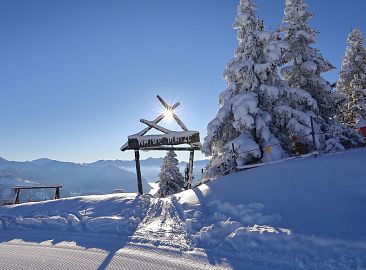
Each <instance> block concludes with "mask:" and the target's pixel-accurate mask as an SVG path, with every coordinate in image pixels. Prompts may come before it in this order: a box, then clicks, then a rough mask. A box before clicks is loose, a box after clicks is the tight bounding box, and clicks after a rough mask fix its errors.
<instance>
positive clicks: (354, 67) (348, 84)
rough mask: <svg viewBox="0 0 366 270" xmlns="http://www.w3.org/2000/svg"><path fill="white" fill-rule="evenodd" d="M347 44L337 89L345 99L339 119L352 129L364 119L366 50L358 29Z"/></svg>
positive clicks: (365, 110) (349, 37) (365, 104)
mask: <svg viewBox="0 0 366 270" xmlns="http://www.w3.org/2000/svg"><path fill="white" fill-rule="evenodd" d="M347 44H348V47H347V49H346V53H345V56H344V58H343V61H342V68H341V72H340V75H339V80H338V84H337V87H338V90H339V91H341V92H342V93H343V94H344V95H345V96H346V97H347V101H346V102H345V103H344V104H343V107H342V111H341V114H340V119H341V120H342V121H343V122H344V123H345V124H346V125H348V126H349V127H354V126H355V124H356V123H357V122H358V121H359V120H362V119H363V120H364V119H366V49H365V47H364V39H363V37H362V33H361V31H360V30H359V29H354V30H353V31H352V32H351V33H350V34H349V36H348V39H347Z"/></svg>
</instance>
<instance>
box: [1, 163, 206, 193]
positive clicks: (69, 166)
mask: <svg viewBox="0 0 366 270" xmlns="http://www.w3.org/2000/svg"><path fill="white" fill-rule="evenodd" d="M162 163H163V159H162V158H148V159H146V160H141V170H142V176H143V187H144V191H145V192H148V191H149V190H150V185H149V184H148V182H154V181H156V180H157V179H158V174H159V172H160V166H161V165H162ZM207 163H208V161H207V160H199V161H196V162H195V166H194V167H195V170H194V174H195V178H196V180H197V179H199V178H200V175H201V169H202V168H204V167H205V166H206V165H207ZM186 164H187V163H186V162H181V163H180V164H179V167H180V169H181V171H182V172H183V171H184V168H185V167H186ZM37 183H38V184H61V185H63V188H62V190H61V193H62V196H63V197H68V196H74V195H75V196H76V195H89V194H106V193H111V192H112V191H113V190H115V189H124V190H126V191H128V192H136V191H137V184H136V174H135V161H134V160H99V161H96V162H93V163H82V164H80V163H73V162H61V161H57V160H51V159H47V158H42V159H37V160H33V161H25V162H20V161H8V160H6V159H4V158H1V157H0V199H1V198H5V197H9V196H10V197H13V194H12V190H11V187H12V186H14V185H34V184H37ZM48 193H49V192H48ZM37 194H38V195H37ZM37 194H35V196H36V197H42V196H46V194H44V191H43V193H42V194H41V195H40V193H39V192H38V193H37ZM33 195H34V194H33ZM49 195H50V194H49Z"/></svg>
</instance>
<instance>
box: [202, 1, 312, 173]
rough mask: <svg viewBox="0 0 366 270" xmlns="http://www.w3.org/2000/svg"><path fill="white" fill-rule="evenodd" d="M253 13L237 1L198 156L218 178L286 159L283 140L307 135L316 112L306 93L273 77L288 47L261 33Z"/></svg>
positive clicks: (274, 35)
mask: <svg viewBox="0 0 366 270" xmlns="http://www.w3.org/2000/svg"><path fill="white" fill-rule="evenodd" d="M255 12H256V7H255V5H254V4H253V3H252V1H251V0H241V1H240V4H239V7H238V15H237V17H236V19H235V22H234V25H233V27H234V29H237V31H238V35H237V38H238V41H239V47H238V48H237V49H236V50H235V54H234V58H233V59H232V60H231V61H230V62H229V64H228V66H227V68H226V70H225V72H224V79H225V80H226V81H227V83H228V88H227V89H226V90H225V91H223V92H222V93H221V95H220V97H219V111H218V114H217V117H216V118H215V119H214V120H212V121H211V122H210V123H209V125H208V128H207V133H208V134H207V137H206V138H205V142H204V145H203V152H204V153H205V154H206V155H211V156H212V157H213V159H212V160H211V162H210V164H209V168H208V170H207V171H206V174H208V175H213V174H219V173H223V172H224V171H227V170H228V169H230V168H231V167H232V166H233V163H236V164H237V165H245V164H248V163H253V162H260V161H263V160H265V161H267V160H275V159H280V158H282V157H284V156H286V155H288V152H289V151H291V142H290V139H289V135H290V134H291V133H293V132H296V133H297V134H299V135H305V134H308V133H309V132H310V116H312V115H315V113H314V112H313V111H317V110H318V108H317V103H316V101H315V100H314V99H313V98H312V97H311V95H310V94H308V93H307V92H306V91H303V90H301V89H294V88H291V87H288V86H287V85H286V84H284V83H283V81H282V80H281V79H280V78H279V76H278V71H277V67H278V65H279V63H280V61H281V59H282V56H283V53H284V51H285V50H286V49H287V47H288V46H287V44H286V43H285V42H283V41H281V39H280V37H279V33H278V32H274V33H273V32H269V31H265V30H264V25H263V21H262V20H260V19H258V18H257V17H256V13H255ZM268 145H276V146H273V147H271V153H270V155H269V156H267V153H266V152H265V151H264V149H265V147H266V146H268ZM233 150H234V152H233ZM233 157H234V158H233ZM234 159H235V160H234Z"/></svg>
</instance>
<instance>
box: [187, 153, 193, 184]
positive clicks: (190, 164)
mask: <svg viewBox="0 0 366 270" xmlns="http://www.w3.org/2000/svg"><path fill="white" fill-rule="evenodd" d="M193 162H194V150H192V151H191V152H190V153H189V172H188V173H189V176H188V188H192V182H193Z"/></svg>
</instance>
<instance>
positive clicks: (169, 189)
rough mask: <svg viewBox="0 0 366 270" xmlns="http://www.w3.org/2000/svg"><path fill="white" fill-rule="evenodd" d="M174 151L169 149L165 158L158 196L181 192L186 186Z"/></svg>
mask: <svg viewBox="0 0 366 270" xmlns="http://www.w3.org/2000/svg"><path fill="white" fill-rule="evenodd" d="M176 157H177V155H176V153H175V152H174V151H172V150H171V151H168V153H167V154H166V156H165V157H164V160H163V165H162V166H161V169H160V174H159V190H158V191H157V193H156V196H157V197H160V198H165V197H167V196H169V195H172V194H175V193H177V192H180V191H181V190H182V189H183V187H184V184H185V183H184V178H183V176H182V174H181V173H180V172H179V168H178V159H177V158H176Z"/></svg>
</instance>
